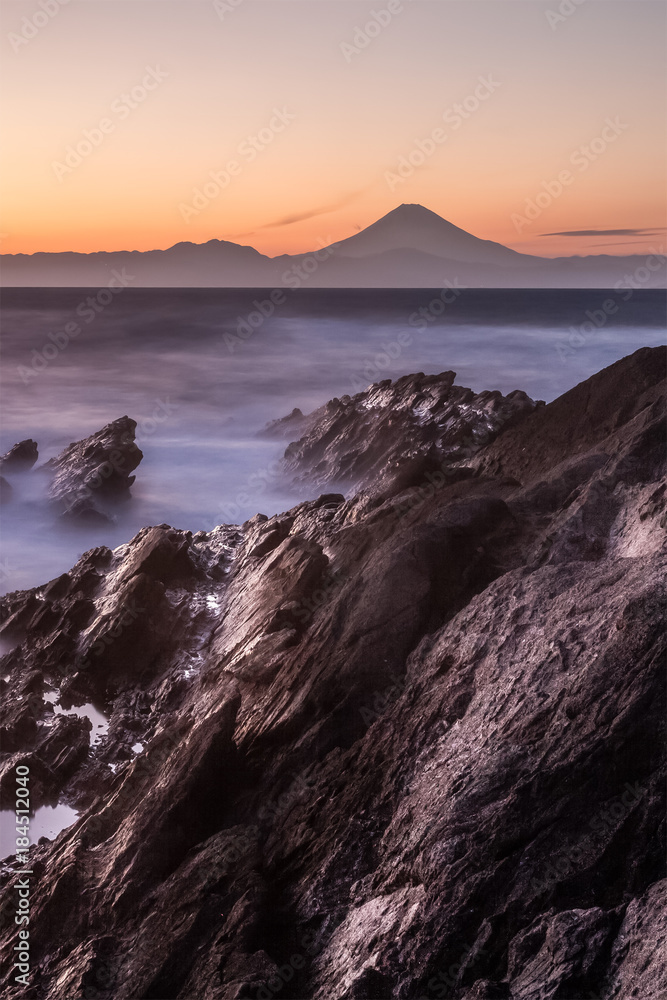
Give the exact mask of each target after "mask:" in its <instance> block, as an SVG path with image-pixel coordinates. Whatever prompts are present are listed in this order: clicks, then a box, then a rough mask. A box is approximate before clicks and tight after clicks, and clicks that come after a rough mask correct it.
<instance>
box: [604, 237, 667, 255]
mask: <svg viewBox="0 0 667 1000" xmlns="http://www.w3.org/2000/svg"><path fill="white" fill-rule="evenodd" d="M642 242H643V241H642V240H639V241H637V240H612V241H611V242H610V243H591V244H590V246H592V247H627V246H632V247H637V246H638V244H641V243H642ZM649 249H651V248H649ZM660 252H661V253H662V250H661V251H660Z"/></svg>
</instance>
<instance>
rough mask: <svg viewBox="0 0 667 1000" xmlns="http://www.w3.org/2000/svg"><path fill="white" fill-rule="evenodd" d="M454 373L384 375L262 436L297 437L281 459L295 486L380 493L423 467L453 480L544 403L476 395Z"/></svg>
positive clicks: (410, 481)
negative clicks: (481, 451) (484, 448)
mask: <svg viewBox="0 0 667 1000" xmlns="http://www.w3.org/2000/svg"><path fill="white" fill-rule="evenodd" d="M455 378H456V374H455V373H454V372H451V371H450V372H442V373H441V374H440V375H424V374H423V373H421V372H420V373H419V374H417V375H405V376H403V378H399V379H397V381H395V382H392V381H391V380H390V379H386V380H385V381H383V382H378V383H377V384H376V385H372V386H370V387H369V388H368V389H366V390H364V391H363V392H359V393H357V394H356V395H355V396H343V397H342V398H341V399H332V400H330V401H329V402H328V403H327V404H326V405H325V406H322V407H320V408H319V409H318V410H315V411H314V412H313V413H310V414H308V415H307V416H305V417H304V416H303V414H302V413H301V411H300V410H294V411H293V412H292V413H291V414H290V415H289V416H287V417H284V418H282V420H277V421H274V422H273V423H272V424H270V425H269V427H267V429H266V432H265V433H266V434H268V435H269V436H274V437H280V436H284V435H285V433H286V432H289V431H292V432H294V433H298V434H299V435H300V437H299V440H298V441H293V443H292V444H290V445H289V446H288V448H287V451H286V452H285V457H284V460H283V464H284V467H285V471H286V473H287V474H288V475H289V476H290V477H291V478H292V479H293V481H294V482H295V483H313V484H315V485H316V486H319V487H320V488H323V487H326V486H331V485H339V486H343V487H347V488H349V489H356V490H358V489H362V488H365V489H373V490H374V491H376V492H378V491H383V490H385V489H387V488H389V489H392V490H394V491H395V489H396V487H398V486H401V487H407V486H412V485H416V484H417V483H418V482H420V481H421V480H423V479H424V476H425V475H426V474H427V473H429V472H430V473H432V474H433V473H436V472H437V473H438V474H441V473H447V474H448V475H449V477H450V478H454V477H455V476H456V470H457V469H461V468H463V469H465V467H466V465H467V462H468V460H469V459H470V457H471V456H472V455H473V454H475V452H477V451H478V450H479V449H480V448H481V447H482V446H484V445H487V444H489V442H491V441H492V440H494V438H496V437H497V435H498V434H499V433H501V432H502V431H503V430H505V429H506V428H508V427H511V426H512V425H513V424H515V423H516V422H517V421H521V420H522V419H523V417H525V416H526V415H527V414H528V413H532V412H533V411H534V410H536V409H538V408H539V407H541V406H544V403H541V402H538V403H536V402H534V400H532V399H530V398H529V397H528V396H527V395H526V394H525V392H522V391H521V390H518V389H517V390H515V391H514V392H511V393H509V395H508V396H503V395H502V394H501V393H500V392H498V391H493V392H489V391H485V392H479V393H475V392H473V391H472V389H466V388H464V387H463V386H459V385H454V379H455Z"/></svg>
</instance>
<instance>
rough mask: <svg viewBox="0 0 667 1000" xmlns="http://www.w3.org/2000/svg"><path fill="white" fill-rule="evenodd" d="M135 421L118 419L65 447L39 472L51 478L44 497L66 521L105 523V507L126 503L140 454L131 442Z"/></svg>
mask: <svg viewBox="0 0 667 1000" xmlns="http://www.w3.org/2000/svg"><path fill="white" fill-rule="evenodd" d="M136 426H137V424H136V421H135V420H132V419H131V418H130V417H120V418H119V419H118V420H114V421H112V423H110V424H107V425H106V427H103V428H102V430H100V431H97V433H95V434H91V435H90V437H87V438H84V439H83V440H82V441H75V442H73V443H72V444H70V445H68V447H67V448H65V449H64V451H62V452H61V453H60V455H58V456H57V458H52V459H50V460H49V461H48V462H46V464H45V465H44V466H42V467H41V468H42V469H43V470H45V471H47V472H49V473H50V474H51V475H52V477H53V478H52V480H51V483H50V485H49V487H48V496H49V499H50V500H51V501H53V502H54V503H55V505H56V507H57V509H58V510H59V511H60V513H61V515H62V517H64V518H66V519H68V520H85V521H107V520H109V514H108V510H107V509H106V508H107V507H108V505H109V503H112V504H113V503H115V502H118V501H119V500H123V499H127V498H128V497H129V491H130V487H131V485H132V483H133V482H134V480H135V476H133V475H130V473H132V472H133V471H134V469H136V467H137V466H138V465H139V463H140V461H141V459H142V458H143V454H142V452H141V451H140V449H139V448H138V447H137V445H136V444H135V441H134V432H135V430H136Z"/></svg>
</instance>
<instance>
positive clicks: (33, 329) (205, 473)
mask: <svg viewBox="0 0 667 1000" xmlns="http://www.w3.org/2000/svg"><path fill="white" fill-rule="evenodd" d="M270 293H271V290H270V289H269V290H267V289H260V290H251V289H231V290H230V289H180V290H179V289H132V288H127V289H125V290H123V291H121V292H119V293H118V295H117V297H116V298H114V299H113V300H112V301H111V302H110V303H108V304H106V303H105V302H104V301H102V302H100V301H99V298H98V296H97V291H96V290H95V289H7V290H5V292H4V294H3V302H2V359H3V365H2V389H3V392H2V404H1V405H2V411H1V417H2V423H1V432H0V453H4V452H5V451H6V450H8V449H9V448H10V447H11V446H12V445H13V444H14V443H15V442H16V441H19V440H22V439H24V438H28V437H32V438H34V439H35V440H36V441H37V442H38V445H39V452H40V457H39V463H38V464H41V463H42V462H43V461H45V460H47V459H48V458H50V457H52V456H54V455H56V454H58V453H59V452H60V451H61V449H62V448H63V447H65V446H66V445H67V444H69V443H70V442H71V441H76V440H79V439H81V438H83V437H86V436H87V435H89V434H91V433H93V432H94V431H96V430H98V429H99V428H101V427H102V426H103V425H104V424H106V423H108V422H109V421H111V420H114V419H115V418H116V417H119V416H122V415H123V414H128V415H129V416H131V417H133V418H134V419H135V420H137V423H138V432H137V440H138V443H139V445H140V447H141V448H142V450H143V452H144V460H143V461H142V463H141V465H140V466H139V468H138V470H137V481H136V483H135V486H134V487H133V499H132V500H131V501H130V502H128V503H126V504H123V505H122V506H121V507H119V508H118V510H117V512H116V517H117V521H116V523H115V524H113V525H108V526H102V527H96V528H95V529H91V528H87V529H85V530H82V529H72V528H66V529H65V528H63V527H62V525H59V524H58V523H57V522H56V521H55V520H54V518H53V515H52V512H51V511H50V510H49V508H48V506H47V505H46V504H45V503H44V499H43V491H44V477H43V476H40V475H38V474H36V473H35V472H33V473H31V474H28V475H24V476H20V477H14V478H13V479H12V480H11V482H12V486H13V488H14V499H13V501H12V502H10V503H8V504H7V505H5V506H4V507H3V510H2V543H3V549H2V555H1V556H0V590H2V591H4V592H6V591H9V590H13V589H16V588H20V587H32V586H36V585H39V584H42V583H45V582H46V581H47V580H49V579H52V578H53V577H54V576H56V575H58V574H60V573H62V572H64V571H65V570H67V569H68V568H69V567H70V566H71V565H72V563H73V562H74V561H75V560H76V559H77V557H78V556H79V555H80V554H81V553H82V552H84V551H85V550H86V549H88V548H90V547H91V546H93V545H100V544H106V545H110V546H112V547H113V546H115V545H118V544H120V543H122V542H124V541H126V540H127V539H129V538H130V537H131V536H132V535H133V534H134V533H135V532H136V531H137V530H138V529H139V528H141V527H143V526H145V525H147V524H161V523H164V522H166V523H169V524H173V525H174V526H176V527H179V528H184V529H191V530H193V531H197V530H200V529H210V528H212V527H213V526H214V525H216V524H219V523H223V522H238V521H243V520H244V519H245V518H247V517H250V516H252V515H253V514H255V513H257V512H258V511H261V512H262V513H264V514H268V515H271V514H274V513H277V512H279V511H281V510H285V509H287V508H288V507H290V506H292V505H293V504H295V503H297V502H298V501H299V500H301V499H306V498H307V496H304V495H303V494H296V493H294V492H292V491H291V490H290V489H289V488H288V487H287V486H286V485H285V484H284V483H282V482H281V481H280V479H279V477H278V475H277V464H276V463H277V459H278V458H279V457H280V455H281V454H282V452H283V450H284V448H285V444H286V442H280V441H270V440H266V439H262V438H261V437H260V436H258V435H259V432H260V431H261V430H262V428H263V427H264V426H265V424H266V423H267V422H268V421H269V420H272V419H274V418H276V417H280V416H283V415H284V414H286V413H289V412H290V411H291V410H292V409H293V408H294V407H295V406H298V407H300V408H301V409H302V410H303V411H304V412H308V411H309V410H311V409H313V408H315V407H316V406H319V405H320V404H322V403H324V402H326V400H328V399H330V398H332V397H334V396H341V395H344V394H345V393H350V394H352V393H354V392H357V391H359V390H360V389H361V388H363V387H365V386H366V385H368V384H370V383H371V382H374V381H378V380H380V379H382V378H392V379H393V378H398V377H399V376H400V375H403V374H406V373H408V372H416V371H423V372H427V373H437V372H441V371H445V370H447V369H453V370H454V371H456V372H457V382H458V383H459V384H461V385H467V386H470V387H471V388H473V389H474V390H477V391H478V390H481V389H500V390H501V391H502V392H503V393H507V392H509V391H511V390H512V389H523V390H525V391H526V392H528V393H529V394H530V395H531V396H533V397H534V398H539V399H544V400H546V401H550V400H552V399H554V398H555V397H556V396H558V395H560V394H561V393H562V392H564V391H566V390H567V389H569V388H571V387H572V386H573V385H576V384H577V383H578V382H580V381H582V380H583V379H585V378H588V377H589V376H590V375H592V374H593V373H594V372H596V371H598V370H599V369H601V368H603V367H605V366H606V365H608V364H611V363H612V362H613V361H616V360H618V359H619V358H621V357H623V356H625V355H626V354H629V353H631V352H632V351H635V350H636V349H637V348H639V347H643V346H655V345H657V344H660V343H664V340H665V314H666V303H665V295H664V293H663V292H653V291H634V292H627V291H623V292H621V291H610V292H605V291H600V290H592V291H579V290H564V291H561V290H545V291H523V290H522V291H506V290H472V289H469V290H460V289H455V290H452V289H446V290H445V291H444V293H443V294H444V300H443V294H441V292H440V290H437V289H435V290H428V289H418V290H404V289H401V290H389V291H387V290H363V289H355V290H348V291H337V290H316V289H305V288H304V289H300V290H290V289H286V290H282V293H281V296H277V295H276V296H274V298H279V299H280V301H279V302H278V304H276V303H275V302H272V301H271V297H270ZM101 298H102V299H103V298H104V296H101ZM91 299H92V301H89V300H91ZM420 310H421V311H420Z"/></svg>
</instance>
